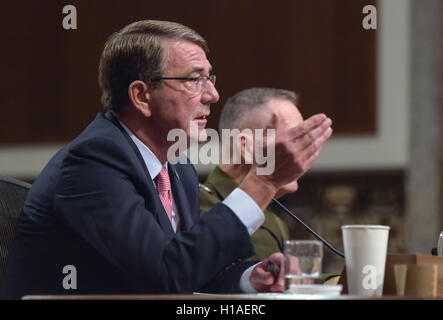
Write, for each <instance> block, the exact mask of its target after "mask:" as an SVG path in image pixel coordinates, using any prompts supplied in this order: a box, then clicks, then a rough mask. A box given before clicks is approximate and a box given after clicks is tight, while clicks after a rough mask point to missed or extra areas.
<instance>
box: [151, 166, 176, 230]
mask: <svg viewBox="0 0 443 320" xmlns="http://www.w3.org/2000/svg"><path fill="white" fill-rule="evenodd" d="M154 181H155V184H156V185H157V191H158V195H159V197H160V200H161V202H162V203H163V207H164V208H165V211H166V213H167V214H168V218H169V222H172V194H171V182H170V181H169V174H168V170H166V168H165V167H162V169H161V171H160V173H159V174H158V175H157V176H156V177H155V179H154Z"/></svg>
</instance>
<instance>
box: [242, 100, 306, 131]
mask: <svg viewBox="0 0 443 320" xmlns="http://www.w3.org/2000/svg"><path fill="white" fill-rule="evenodd" d="M274 115H276V117H277V123H274V122H273V121H274V119H273V116H274ZM302 122H303V117H302V115H301V113H300V111H299V110H298V108H297V106H295V105H294V104H293V103H292V102H291V101H289V100H286V99H280V98H271V99H269V100H268V101H267V102H266V103H265V104H263V105H261V106H260V107H258V108H256V109H255V111H254V112H252V114H250V115H249V117H246V118H245V122H244V125H246V127H250V128H263V129H265V128H277V129H279V130H280V129H282V130H287V129H289V128H292V127H295V126H297V125H299V124H300V123H302Z"/></svg>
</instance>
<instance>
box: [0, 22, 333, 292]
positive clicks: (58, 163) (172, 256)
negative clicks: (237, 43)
mask: <svg viewBox="0 0 443 320" xmlns="http://www.w3.org/2000/svg"><path fill="white" fill-rule="evenodd" d="M206 53H207V45H206V42H205V40H204V39H203V38H202V37H201V36H200V35H198V34H197V33H196V32H195V31H193V30H191V29H189V28H187V27H185V26H182V25H180V24H176V23H170V22H164V21H139V22H135V23H133V24H131V25H128V26H126V27H125V28H123V29H122V30H121V31H120V32H118V33H115V34H113V35H112V36H111V37H110V38H109V39H108V41H107V42H106V44H105V47H104V50H103V52H102V56H101V60H100V67H99V73H100V74H99V82H100V86H101V88H102V102H103V104H104V106H105V108H106V109H107V111H106V112H105V113H104V114H98V115H97V117H96V118H95V119H94V120H93V121H92V123H91V124H90V125H89V126H88V127H87V128H86V129H85V130H84V131H83V132H82V133H81V134H80V135H79V136H78V137H77V138H75V139H74V140H73V141H72V142H70V143H69V144H68V145H67V146H65V147H64V148H63V149H61V150H60V151H59V152H57V154H56V155H55V156H54V157H53V158H52V159H51V160H50V161H49V163H48V164H47V166H46V167H45V169H44V170H43V171H42V172H41V174H40V176H39V177H38V178H37V179H36V181H35V182H34V184H33V186H32V188H31V190H30V192H29V194H28V197H27V199H26V203H25V206H24V209H23V214H22V215H21V217H20V219H19V221H18V223H17V226H16V231H15V235H14V239H13V243H12V245H11V248H10V252H9V257H8V261H7V265H6V269H5V273H4V275H3V278H2V283H1V289H0V296H1V297H4V298H19V297H21V296H23V295H27V294H109V293H112V294H125V293H191V292H194V291H203V292H254V291H255V290H258V291H282V289H283V271H281V272H280V274H279V275H278V277H277V278H276V279H275V278H274V277H273V276H272V274H271V273H270V270H269V265H268V262H269V259H272V260H273V261H274V262H276V263H277V264H279V265H280V267H281V270H283V257H282V255H281V253H276V254H273V255H272V256H270V257H269V258H268V259H265V260H264V261H262V262H258V263H257V262H254V261H246V260H245V259H246V258H247V257H249V256H251V255H253V254H254V248H253V245H252V242H251V239H250V234H252V233H253V232H255V231H256V230H257V229H258V227H259V226H260V225H261V224H262V223H263V220H264V216H263V212H262V210H263V209H264V208H265V207H266V206H267V205H268V203H269V201H270V200H271V198H272V196H273V195H274V194H275V193H276V191H277V190H278V189H279V188H280V186H282V185H284V184H286V183H288V182H289V181H292V180H294V179H296V178H297V177H298V176H300V175H301V174H303V173H304V172H305V171H306V170H307V168H309V166H310V165H311V164H312V162H313V161H314V160H315V158H316V157H317V156H318V153H319V152H320V148H321V145H322V144H323V142H324V141H326V140H327V139H328V138H329V136H330V135H331V129H330V125H331V121H330V119H328V118H327V117H326V116H325V115H317V116H314V117H312V118H310V119H308V120H307V121H305V122H304V123H303V124H301V125H300V126H297V127H296V128H291V129H290V130H288V133H287V135H286V136H285V138H284V139H280V140H277V141H275V154H276V168H275V171H274V172H273V173H272V174H269V175H267V176H260V175H257V174H256V170H251V172H250V173H249V174H248V176H247V177H246V178H245V179H244V181H243V182H242V184H241V185H240V186H239V187H238V188H236V189H235V190H234V191H233V192H232V193H231V195H230V196H228V197H227V198H226V199H225V200H224V201H223V202H222V203H220V204H218V205H216V206H215V207H214V208H213V209H212V210H211V212H210V213H211V214H203V213H202V211H200V209H199V201H198V180H197V174H196V172H195V169H194V168H193V166H192V165H190V164H187V163H185V164H183V163H182V164H177V165H171V164H169V163H168V158H167V154H168V148H169V147H170V146H171V145H172V144H173V142H172V141H168V139H167V135H168V132H170V130H172V129H181V130H183V131H184V132H186V135H187V138H189V140H195V139H198V136H197V137H195V136H192V134H191V132H193V130H191V126H193V125H194V126H195V128H198V130H194V132H195V131H196V132H197V133H198V135H200V134H201V133H203V132H204V130H205V124H206V117H207V116H208V115H209V112H210V104H211V103H214V102H216V101H217V100H218V99H219V96H218V92H217V90H216V89H215V87H214V84H215V76H212V75H210V72H211V65H210V63H209V61H208V60H207V58H206ZM263 190H265V191H266V192H264V193H263ZM263 194H266V195H267V196H266V197H263ZM67 273H68V274H67ZM67 277H69V281H66V280H67Z"/></svg>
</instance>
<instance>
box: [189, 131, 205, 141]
mask: <svg viewBox="0 0 443 320" xmlns="http://www.w3.org/2000/svg"><path fill="white" fill-rule="evenodd" d="M197 132H198V133H197V134H195V133H196V132H193V133H194V134H191V135H190V140H191V144H193V143H204V142H206V141H208V134H207V132H206V129H198V131H197Z"/></svg>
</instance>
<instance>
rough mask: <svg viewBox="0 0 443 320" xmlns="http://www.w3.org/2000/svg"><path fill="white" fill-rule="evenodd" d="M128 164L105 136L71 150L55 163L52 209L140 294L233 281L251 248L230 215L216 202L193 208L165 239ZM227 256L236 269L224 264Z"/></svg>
mask: <svg viewBox="0 0 443 320" xmlns="http://www.w3.org/2000/svg"><path fill="white" fill-rule="evenodd" d="M113 150H114V151H113ZM91 151H92V152H91ZM126 162H129V164H127V165H128V166H129V165H131V164H130V161H129V160H128V159H126V158H125V156H124V155H122V152H121V150H120V152H119V149H118V146H115V145H113V142H112V141H110V140H109V141H105V142H103V141H100V143H94V142H89V143H88V145H87V146H84V145H81V146H77V147H76V148H73V149H72V150H71V151H70V153H69V155H68V156H67V157H66V159H65V160H64V161H63V163H62V165H61V168H60V169H61V176H60V180H59V181H58V183H57V187H56V189H57V192H56V196H55V199H54V208H55V210H56V212H57V213H59V214H60V216H61V218H62V219H64V220H65V221H66V222H67V224H68V225H70V226H71V227H72V228H73V229H74V230H75V231H76V232H77V233H78V235H79V236H80V237H81V238H83V239H84V240H85V241H86V242H87V243H88V244H90V245H91V246H92V247H94V248H95V250H96V251H97V252H99V254H101V255H102V256H103V257H105V259H107V260H108V261H109V262H110V263H112V264H113V265H114V266H115V267H117V268H118V269H120V270H121V272H122V273H123V274H125V275H126V276H127V279H129V281H130V282H131V284H132V286H133V287H134V288H137V290H138V291H140V292H163V293H168V292H178V293H185V292H193V291H198V290H199V289H200V288H203V287H207V288H212V289H213V290H217V288H216V287H217V285H216V284H214V285H210V283H211V282H212V283H217V279H218V278H217V277H219V278H220V279H223V278H225V279H230V280H232V281H236V279H235V278H236V277H237V276H238V273H239V272H241V270H245V269H246V268H247V267H248V266H249V265H250V264H249V263H241V261H242V260H243V259H246V258H247V257H249V256H251V255H253V253H254V248H253V245H252V242H251V239H250V237H249V235H248V232H247V230H246V228H245V227H244V225H243V224H242V222H241V221H240V220H239V219H238V218H237V217H236V215H235V214H234V213H233V212H232V211H231V210H230V209H229V208H228V207H227V206H225V205H224V204H222V203H220V204H217V205H216V206H215V207H214V208H213V209H212V210H211V214H207V215H206V214H202V215H201V214H200V213H197V216H200V217H199V218H198V219H196V221H194V225H193V227H192V229H190V230H188V231H186V232H180V233H178V234H177V235H175V236H173V237H172V238H171V237H168V236H167V235H166V234H165V232H164V231H163V230H162V229H161V227H160V226H159V224H158V223H157V221H156V219H155V215H154V213H153V212H150V211H149V210H147V206H146V202H147V201H151V200H150V197H149V196H146V195H143V196H142V195H141V194H140V193H139V190H138V188H137V182H135V181H134V177H131V176H130V175H128V174H127V173H126V172H130V171H129V170H130V169H128V168H125V165H126V164H125V163H126ZM150 196H151V197H152V195H150ZM196 200H197V199H196ZM193 216H196V215H195V214H193ZM233 262H234V263H235V262H237V265H236V268H234V269H235V272H234V269H233V270H231V271H227V270H225V268H226V266H229V265H231V264H232V263H233ZM238 278H239V276H238ZM237 280H238V279H237Z"/></svg>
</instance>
